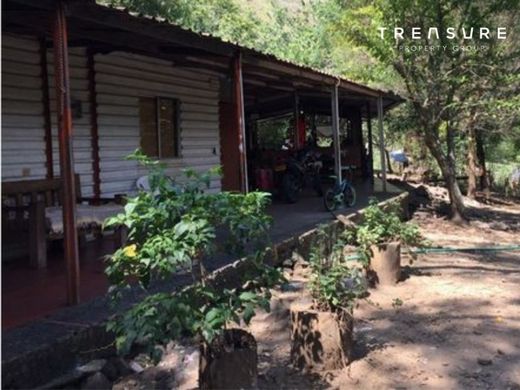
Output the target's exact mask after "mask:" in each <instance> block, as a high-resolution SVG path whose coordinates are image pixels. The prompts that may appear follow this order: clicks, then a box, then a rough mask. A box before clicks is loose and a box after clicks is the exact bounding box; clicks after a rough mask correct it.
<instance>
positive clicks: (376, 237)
mask: <svg viewBox="0 0 520 390" xmlns="http://www.w3.org/2000/svg"><path fill="white" fill-rule="evenodd" d="M346 237H347V239H348V240H349V241H350V242H353V243H354V244H356V245H358V255H359V257H360V258H361V260H362V261H363V262H364V263H365V265H368V264H369V261H370V257H371V247H372V246H373V245H381V244H387V243H389V242H393V241H399V242H400V243H401V244H402V245H405V246H419V245H425V244H426V242H425V240H424V239H423V237H422V236H421V233H420V232H419V227H418V226H417V225H415V224H412V223H406V222H403V221H401V219H400V218H399V214H398V211H397V206H392V205H389V206H388V208H387V209H386V210H383V209H382V208H381V207H380V206H379V205H378V203H377V199H375V198H371V199H370V201H369V206H368V207H367V208H365V209H364V211H363V221H362V222H361V223H360V224H358V225H356V226H354V227H353V228H352V229H351V230H348V231H347V232H346Z"/></svg>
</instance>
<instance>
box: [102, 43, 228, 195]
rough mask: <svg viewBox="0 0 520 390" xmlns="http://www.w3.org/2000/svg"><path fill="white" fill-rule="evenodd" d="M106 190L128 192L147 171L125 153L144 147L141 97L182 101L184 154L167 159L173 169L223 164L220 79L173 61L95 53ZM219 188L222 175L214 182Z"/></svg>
mask: <svg viewBox="0 0 520 390" xmlns="http://www.w3.org/2000/svg"><path fill="white" fill-rule="evenodd" d="M95 69H96V90H97V102H98V125H99V147H100V160H101V192H102V194H103V195H113V194H116V193H121V192H123V193H125V192H126V193H127V192H129V190H132V189H135V181H136V179H137V178H138V177H139V176H141V175H142V174H143V172H140V170H139V169H138V167H137V165H136V163H135V162H133V161H123V158H124V157H125V156H126V155H128V154H129V153H131V152H133V151H134V150H135V149H136V148H138V147H139V144H140V138H139V106H138V101H139V97H157V96H160V97H171V98H176V99H179V101H180V127H181V128H180V138H181V156H182V158H178V159H169V160H167V164H168V173H169V174H170V175H172V176H178V175H179V171H180V169H182V168H186V167H191V168H195V169H197V170H200V171H203V170H207V169H209V168H211V167H214V166H216V165H219V164H220V146H219V130H218V120H219V118H218V100H219V96H218V93H219V80H218V78H217V77H215V76H212V75H204V74H201V73H200V72H193V71H188V70H185V69H180V68H177V67H174V66H172V64H171V63H169V62H167V61H163V60H158V59H154V58H149V57H144V56H139V55H133V54H128V53H110V54H107V55H101V54H99V55H96V57H95ZM211 188H212V190H214V191H217V190H219V189H220V180H219V179H217V180H214V181H212V185H211Z"/></svg>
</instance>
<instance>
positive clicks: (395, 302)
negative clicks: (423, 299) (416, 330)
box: [392, 298, 404, 309]
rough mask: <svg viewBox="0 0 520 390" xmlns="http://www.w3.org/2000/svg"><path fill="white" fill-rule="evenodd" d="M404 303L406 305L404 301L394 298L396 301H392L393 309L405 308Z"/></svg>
mask: <svg viewBox="0 0 520 390" xmlns="http://www.w3.org/2000/svg"><path fill="white" fill-rule="evenodd" d="M403 303H404V302H403V300H402V299H400V298H394V299H393V300H392V307H393V308H394V309H398V308H399V307H401V306H403Z"/></svg>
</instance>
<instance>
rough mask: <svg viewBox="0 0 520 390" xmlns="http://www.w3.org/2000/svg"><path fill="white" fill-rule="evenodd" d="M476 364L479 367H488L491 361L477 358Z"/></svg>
mask: <svg viewBox="0 0 520 390" xmlns="http://www.w3.org/2000/svg"><path fill="white" fill-rule="evenodd" d="M477 363H478V364H480V365H481V366H490V365H491V364H493V361H492V360H491V359H483V358H478V359H477Z"/></svg>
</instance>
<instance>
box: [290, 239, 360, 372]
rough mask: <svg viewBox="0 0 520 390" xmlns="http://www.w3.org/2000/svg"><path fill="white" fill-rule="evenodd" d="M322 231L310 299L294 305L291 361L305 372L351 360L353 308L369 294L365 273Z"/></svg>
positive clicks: (313, 252) (316, 248)
mask: <svg viewBox="0 0 520 390" xmlns="http://www.w3.org/2000/svg"><path fill="white" fill-rule="evenodd" d="M328 239H329V237H327V235H326V234H325V233H324V231H323V230H321V231H319V232H318V236H317V240H316V242H315V244H314V245H313V247H312V249H311V257H310V275H309V283H308V287H309V292H310V297H309V299H307V300H302V301H300V302H296V303H294V304H293V305H292V306H291V322H292V331H291V360H292V362H293V364H294V365H295V366H296V367H298V368H300V369H302V368H305V369H309V370H315V371H321V370H335V369H341V368H343V367H345V366H346V365H348V364H349V363H350V361H351V353H352V347H353V338H352V331H353V309H354V304H355V302H356V299H357V298H360V297H362V296H364V294H365V292H366V288H365V285H364V283H363V280H362V274H361V272H360V271H359V270H357V269H355V268H350V267H348V266H347V264H346V262H345V258H344V256H343V245H342V244H341V242H338V243H337V244H336V245H333V246H332V248H331V247H330V245H329V244H328V243H327V240H328Z"/></svg>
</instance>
